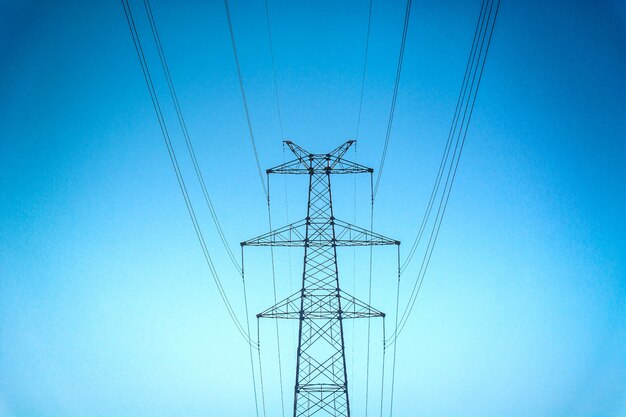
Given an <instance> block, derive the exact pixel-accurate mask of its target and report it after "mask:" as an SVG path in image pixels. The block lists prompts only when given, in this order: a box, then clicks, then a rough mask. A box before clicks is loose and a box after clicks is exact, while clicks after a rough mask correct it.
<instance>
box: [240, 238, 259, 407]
mask: <svg viewBox="0 0 626 417" xmlns="http://www.w3.org/2000/svg"><path fill="white" fill-rule="evenodd" d="M241 283H242V285H243V299H244V305H245V312H246V327H247V329H248V334H250V314H249V313H248V291H247V290H246V274H245V271H244V259H243V246H242V247H241ZM248 348H249V351H250V371H251V373H252V387H253V389H254V408H255V410H256V417H259V400H258V397H257V390H256V377H255V376H254V359H253V356H252V344H250V345H249V346H248ZM256 350H257V352H258V353H259V379H260V382H261V398H262V399H263V417H265V394H264V391H263V371H262V368H261V341H260V339H259V326H258V320H257V336H256Z"/></svg>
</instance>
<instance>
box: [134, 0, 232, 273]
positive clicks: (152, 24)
mask: <svg viewBox="0 0 626 417" xmlns="http://www.w3.org/2000/svg"><path fill="white" fill-rule="evenodd" d="M143 3H144V7H145V9H146V14H147V15H148V21H149V23H150V29H151V31H152V37H153V38H154V43H155V44H156V47H157V52H158V54H159V60H160V61H161V67H162V68H163V73H164V74H165V79H166V81H167V87H168V89H169V92H170V96H171V97H172V101H173V103H174V109H175V110H176V116H177V117H178V123H179V124H180V128H181V130H182V132H183V136H184V138H185V144H186V145H187V151H188V152H189V157H190V158H191V162H192V163H193V168H194V171H195V173H196V177H197V179H198V182H199V183H200V187H201V188H202V194H203V195H204V201H205V202H206V204H207V206H208V208H209V212H210V213H211V218H212V219H213V223H214V224H215V228H216V229H217V233H218V234H219V237H220V240H221V241H222V245H223V246H224V248H225V249H226V252H227V253H228V257H229V258H230V260H231V262H232V264H233V266H234V267H235V269H236V270H237V272H238V273H241V267H240V266H239V264H238V263H237V260H236V259H235V256H234V255H233V252H232V250H231V249H230V245H229V244H228V241H227V239H226V236H225V235H224V230H223V229H222V225H221V224H220V221H219V219H218V217H217V213H216V212H215V208H214V207H213V202H212V201H211V197H210V196H209V192H208V190H207V187H206V184H205V182H204V176H203V175H202V171H201V170H200V165H199V164H198V159H197V158H196V153H195V151H194V148H193V144H192V142H191V138H190V136H189V131H188V129H187V123H186V122H185V118H184V116H183V112H182V109H181V106H180V103H179V101H178V95H177V94H176V89H175V88H174V82H173V81H172V75H171V73H170V69H169V66H168V64H167V59H166V57H165V52H164V51H163V45H162V44H161V37H160V36H159V31H158V28H157V25H156V22H155V20H154V15H153V13H152V7H151V5H150V0H144V2H143Z"/></svg>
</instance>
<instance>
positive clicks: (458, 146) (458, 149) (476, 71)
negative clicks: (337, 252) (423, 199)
mask: <svg viewBox="0 0 626 417" xmlns="http://www.w3.org/2000/svg"><path fill="white" fill-rule="evenodd" d="M488 1H489V0H488ZM489 3H490V6H489V12H488V14H487V17H486V18H485V17H484V13H482V15H481V17H480V18H479V20H480V19H482V20H483V22H486V24H484V25H483V24H481V29H480V35H479V38H478V39H475V40H476V41H477V42H476V45H478V43H480V49H478V48H474V47H473V48H472V50H473V51H474V53H476V51H478V52H477V55H476V56H477V57H478V59H477V60H476V61H475V62H476V65H475V66H474V65H472V71H471V73H472V76H471V80H472V81H471V84H470V87H469V93H468V94H467V95H466V97H467V99H466V100H464V102H465V108H464V111H463V116H462V119H461V124H460V128H459V129H458V135H457V139H456V142H455V146H454V151H453V154H452V160H451V163H450V165H449V167H448V173H447V177H446V182H445V184H444V190H443V193H442V195H441V198H440V201H439V208H438V210H437V214H436V217H435V222H434V224H433V228H432V231H431V234H430V238H429V241H428V245H427V248H426V252H425V253H424V257H423V258H422V263H421V266H420V270H419V272H418V275H417V279H416V281H415V284H414V286H413V290H412V292H411V295H410V297H409V301H408V303H407V306H406V308H405V310H404V312H403V314H402V318H401V320H400V325H399V326H398V327H397V328H396V330H395V331H394V334H393V335H392V336H391V337H390V339H389V343H395V342H396V341H397V338H398V336H399V335H400V333H401V332H402V330H403V328H404V326H405V325H406V322H407V320H408V317H409V315H410V314H411V312H412V310H413V307H414V306H415V301H416V299H417V296H418V294H419V291H420V289H421V287H422V283H423V280H424V276H425V274H426V270H427V269H428V265H429V264H430V259H431V257H432V253H433V250H434V246H435V243H436V241H437V237H438V236H439V231H440V229H441V224H442V222H443V217H444V215H445V212H446V208H447V206H448V201H449V199H450V193H451V191H452V185H453V184H454V180H455V178H456V173H457V170H458V166H459V161H460V158H461V154H462V152H463V148H464V145H465V140H466V138H467V131H468V127H469V121H470V119H471V117H472V113H473V111H474V105H475V103H476V97H477V92H478V89H479V87H480V82H481V80H482V75H483V72H484V69H485V63H486V58H487V53H488V51H489V47H490V46H491V40H492V36H493V30H494V27H495V23H496V19H497V16H498V11H499V9H500V0H497V5H496V8H495V12H494V13H493V18H492V12H493V8H494V7H493V6H494V4H496V0H491V1H489ZM485 10H486V9H485ZM483 28H484V30H483ZM487 33H488V35H487ZM485 41H486V44H485ZM483 50H484V52H483ZM472 62H474V59H472ZM468 80H469V78H468ZM453 123H454V122H453ZM455 130H456V127H455Z"/></svg>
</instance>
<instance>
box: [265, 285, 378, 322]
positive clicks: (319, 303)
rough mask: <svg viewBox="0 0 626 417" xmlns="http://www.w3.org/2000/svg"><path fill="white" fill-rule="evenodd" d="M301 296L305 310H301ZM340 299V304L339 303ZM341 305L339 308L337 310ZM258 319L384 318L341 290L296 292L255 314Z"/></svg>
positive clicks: (375, 310) (372, 308) (373, 309)
mask: <svg viewBox="0 0 626 417" xmlns="http://www.w3.org/2000/svg"><path fill="white" fill-rule="evenodd" d="M302 295H303V297H304V300H305V306H306V309H304V310H301V299H300V297H301V296H302ZM339 299H341V304H340V303H339V301H340V300H339ZM339 305H341V308H339ZM257 317H258V318H271V319H292V320H299V319H300V318H302V319H310V320H315V319H319V320H330V319H338V318H342V319H361V318H368V317H369V318H373V317H385V313H383V312H381V311H379V310H377V309H375V308H374V307H372V306H369V305H368V304H367V303H366V302H364V301H361V300H359V299H358V298H356V297H354V296H352V295H350V294H348V293H346V292H345V291H343V290H339V292H337V291H332V292H307V291H305V292H304V294H302V291H298V292H296V293H294V294H292V295H290V296H289V297H287V298H285V299H284V300H282V301H279V302H278V303H277V304H276V305H274V306H272V307H270V308H268V309H266V310H265V311H263V312H261V313H259V314H257Z"/></svg>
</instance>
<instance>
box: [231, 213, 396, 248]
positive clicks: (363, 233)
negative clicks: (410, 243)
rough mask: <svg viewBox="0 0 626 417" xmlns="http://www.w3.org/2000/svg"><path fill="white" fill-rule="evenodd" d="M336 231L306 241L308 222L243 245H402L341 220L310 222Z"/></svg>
mask: <svg viewBox="0 0 626 417" xmlns="http://www.w3.org/2000/svg"><path fill="white" fill-rule="evenodd" d="M331 223H332V224H333V225H334V227H335V237H334V239H333V237H332V236H326V235H325V234H324V233H317V234H313V235H315V236H316V238H308V239H307V237H306V226H307V220H306V219H304V220H300V221H297V222H295V223H292V224H289V225H287V226H283V227H281V228H279V229H275V230H273V231H271V232H268V233H265V234H263V235H261V236H257V237H255V238H253V239H250V240H246V241H245V242H241V245H242V246H284V247H305V246H308V247H323V246H333V245H334V246H381V245H399V244H400V242H399V241H398V240H395V239H391V238H388V237H385V236H383V235H381V234H378V233H375V232H372V231H370V230H367V229H364V228H362V227H359V226H356V225H353V224H350V223H348V222H344V221H343V220H339V219H331V220H329V219H326V220H322V221H319V220H309V221H308V224H309V227H310V228H312V229H314V230H319V229H323V228H326V227H327V226H329V225H330V224H331Z"/></svg>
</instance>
